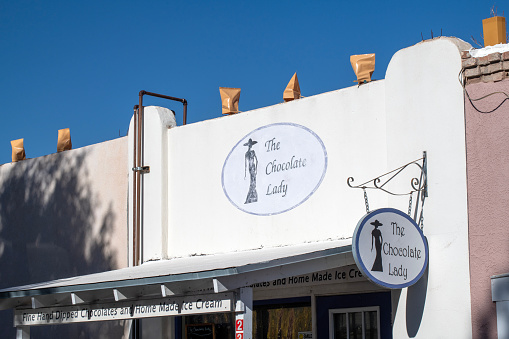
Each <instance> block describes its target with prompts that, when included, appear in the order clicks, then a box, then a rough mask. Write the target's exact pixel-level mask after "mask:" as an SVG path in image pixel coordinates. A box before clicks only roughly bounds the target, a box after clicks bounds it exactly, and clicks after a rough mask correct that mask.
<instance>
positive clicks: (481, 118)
mask: <svg viewBox="0 0 509 339" xmlns="http://www.w3.org/2000/svg"><path fill="white" fill-rule="evenodd" d="M466 88H467V91H468V94H469V95H470V98H471V99H477V98H481V97H483V96H485V95H487V94H490V93H494V92H505V93H509V80H504V81H500V82H490V83H477V84H471V85H468V86H467V87H466ZM504 99H506V95H504V94H502V93H498V94H494V95H491V96H488V97H486V98H484V99H481V100H478V101H474V102H473V104H474V106H473V105H472V104H471V102H470V101H469V100H468V98H466V97H465V123H466V145H467V149H466V152H467V180H468V218H469V242H470V244H469V246H470V279H471V280H470V281H471V300H472V329H473V338H496V337H497V327H496V310H495V304H494V303H493V302H492V301H491V280H490V277H491V276H493V275H495V274H501V273H507V272H509V100H505V101H504ZM502 102H503V103H502ZM501 103H502V105H501V106H500V107H499V108H498V109H495V108H497V106H499V105H500V104H501ZM476 108H477V109H478V110H480V111H483V112H489V111H492V110H494V109H495V110H494V111H493V112H491V113H481V112H479V111H478V110H477V109H476ZM451 212H452V213H454V212H453V211H451Z"/></svg>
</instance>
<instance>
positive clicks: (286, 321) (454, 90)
mask: <svg viewBox="0 0 509 339" xmlns="http://www.w3.org/2000/svg"><path fill="white" fill-rule="evenodd" d="M469 48H470V46H469V45H468V44H466V43H464V42H462V41H461V40H458V39H455V38H439V39H433V40H430V41H425V42H422V43H419V44H416V45H414V46H412V47H409V48H406V49H403V50H400V51H398V52H397V53H396V54H395V55H394V56H393V58H392V60H391V62H390V64H389V66H388V69H387V73H386V76H385V79H384V80H379V81H373V82H370V83H367V84H363V85H360V86H354V87H350V88H345V89H341V90H337V91H333V92H328V93H323V94H319V95H316V96H311V97H307V98H303V99H299V100H294V101H291V102H288V103H282V104H278V105H274V106H270V107H265V108H260V109H257V110H253V111H249V112H244V113H241V114H236V115H232V116H226V117H222V118H219V119H214V120H209V121H203V122H200V123H195V124H191V125H186V126H178V127H177V126H175V123H174V120H173V119H172V113H171V112H170V111H169V110H167V109H163V108H160V107H150V106H148V107H145V108H144V110H143V113H144V118H143V119H144V120H143V129H142V131H143V146H142V150H141V151H142V155H143V156H142V158H143V164H142V165H143V166H144V167H145V169H144V172H143V173H140V174H136V173H135V172H133V165H132V164H133V163H134V160H133V157H134V149H135V145H134V144H135V135H136V133H137V132H136V131H135V122H134V119H133V121H131V126H130V131H129V138H128V145H127V150H128V154H129V155H128V166H127V168H126V173H129V180H128V182H129V189H128V191H129V192H133V191H135V190H137V188H136V185H137V179H136V178H133V176H136V175H138V176H139V178H140V181H139V185H140V187H141V189H139V191H140V192H141V193H140V200H139V203H138V202H137V201H136V199H137V198H136V196H135V195H132V194H129V195H128V197H127V199H128V200H129V203H128V210H129V213H132V212H133V211H134V210H136V208H137V207H136V206H137V205H139V207H140V208H139V212H138V215H139V219H140V228H139V232H140V233H137V232H138V231H137V228H136V226H135V224H136V223H137V221H136V218H133V217H132V215H131V214H130V217H129V221H128V223H129V228H128V230H129V237H128V238H129V241H128V246H127V247H128V258H129V261H130V262H129V267H127V268H124V269H120V270H117V271H110V272H104V273H98V274H95V275H88V276H79V277H75V278H71V279H63V280H56V281H50V282H46V283H41V284H37V285H31V286H20V287H15V288H10V289H4V290H1V291H0V297H1V298H2V299H1V301H0V307H2V308H4V309H6V308H14V309H15V325H16V326H17V327H18V328H19V330H18V333H19V335H20V337H29V332H30V330H29V329H30V327H31V326H43V325H48V324H60V326H72V325H70V324H71V323H74V322H97V321H111V320H116V321H123V322H125V325H124V326H125V329H126V330H125V331H124V336H125V337H132V338H137V337H143V338H198V337H199V338H218V339H219V338H239V339H244V338H246V339H247V338H338V339H339V338H435V337H455V338H469V337H475V336H476V335H477V333H478V330H477V329H476V328H475V327H474V326H473V324H475V323H476V321H477V320H476V319H474V318H473V316H476V314H475V312H473V311H472V303H471V299H473V298H474V297H477V294H475V292H474V291H471V270H470V264H471V261H470V256H471V252H470V249H469V205H468V194H467V193H468V192H467V191H468V180H467V157H466V155H467V152H466V150H467V140H466V132H465V131H466V125H465V124H466V123H465V101H464V92H463V91H464V88H463V86H462V83H461V82H460V81H458V74H459V73H460V72H461V70H462V59H461V53H462V51H464V50H468V49H469ZM146 167H148V168H146ZM388 179H390V180H388ZM381 209H390V210H391V211H392V210H396V211H399V212H398V213H401V215H402V216H401V217H402V218H403V215H405V216H406V217H404V218H406V219H408V220H413V221H412V222H413V223H414V224H415V225H416V230H415V232H417V233H416V234H422V237H423V239H424V240H423V241H422V244H423V246H424V247H425V248H426V256H424V254H423V255H422V256H421V254H420V253H421V252H419V255H417V254H416V253H417V251H420V250H417V249H416V248H417V247H415V249H414V247H411V246H410V245H408V247H407V246H406V245H405V246H396V245H391V243H390V241H389V240H390V239H391V236H394V237H396V236H399V237H401V238H403V237H404V236H406V235H407V234H410V233H411V230H410V229H408V228H405V230H403V229H402V228H401V227H398V225H393V224H392V223H387V222H384V221H383V220H382V219H376V218H375V219H373V220H369V222H366V223H365V225H364V224H362V220H365V219H364V218H366V215H368V216H369V215H371V214H370V213H378V212H377V211H381ZM380 213H381V212H380ZM359 225H364V226H365V227H366V229H367V230H368V229H369V232H370V233H368V236H367V238H366V239H367V240H363V241H362V245H363V246H366V248H367V250H366V251H367V253H368V255H370V257H369V258H368V260H367V262H368V263H367V264H365V265H363V264H360V263H359V258H358V255H356V252H355V251H356V248H357V247H358V246H359V245H358V243H356V238H355V237H354V233H355V232H356V229H358V228H359ZM399 226H401V224H400V225H399ZM375 230H377V231H375ZM366 232H368V231H366ZM419 232H420V233H419ZM407 237H408V236H407ZM136 239H138V240H136ZM137 244H139V245H137ZM138 246H139V247H138ZM423 251H424V250H423ZM422 253H424V252H422ZM398 256H399V257H405V258H407V257H408V258H411V259H412V260H413V261H412V260H410V259H409V261H407V262H408V264H401V265H400V264H397V265H395V264H394V263H395V261H393V259H395V257H398ZM137 258H139V259H137ZM399 259H400V258H399ZM382 263H383V264H382ZM413 263H415V265H414V264H413ZM378 265H380V266H378ZM389 265H392V266H389ZM405 265H407V266H405ZM418 265H421V266H420V268H419V269H417V271H418V274H417V275H414V276H411V274H413V273H411V271H412V269H414V268H415V267H417V266H418ZM376 267H378V268H376ZM389 267H390V268H389ZM381 270H383V271H385V272H386V273H387V271H389V275H391V276H392V277H390V278H391V279H394V280H391V281H392V282H390V283H383V282H381V283H380V282H377V281H376V280H377V278H376V277H377V276H376V274H375V275H374V276H373V275H372V273H373V271H381ZM407 273H408V276H407ZM488 279H489V277H488ZM409 281H411V284H407V282H409ZM490 302H491V301H490ZM44 314H48V315H49V316H48V317H45V316H43V315H44ZM56 314H59V317H58V319H57V316H56ZM62 314H65V316H62ZM51 315H52V317H51ZM66 324H67V325H66ZM132 324H134V325H132Z"/></svg>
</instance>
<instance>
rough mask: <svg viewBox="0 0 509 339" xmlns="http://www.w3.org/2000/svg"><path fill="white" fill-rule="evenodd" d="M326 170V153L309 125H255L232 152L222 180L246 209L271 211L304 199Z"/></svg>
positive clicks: (228, 193) (236, 203)
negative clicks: (307, 126) (255, 127)
mask: <svg viewBox="0 0 509 339" xmlns="http://www.w3.org/2000/svg"><path fill="white" fill-rule="evenodd" d="M326 170H327V151H326V150H325V146H324V144H323V142H322V140H321V139H320V138H319V137H318V135H316V134H315V133H314V132H313V131H311V130H310V129H308V128H306V127H304V126H301V125H296V124H292V123H277V124H271V125H267V126H263V127H260V128H258V129H255V130H254V131H252V132H251V133H249V134H247V135H246V136H245V137H243V138H242V139H241V140H240V141H239V142H238V143H237V144H236V145H235V146H234V147H233V149H232V150H231V151H230V154H228V157H227V158H226V160H225V162H224V165H223V172H222V175H221V181H222V185H223V190H224V193H225V195H226V197H227V198H228V200H230V202H231V203H232V204H233V205H234V206H235V207H237V208H238V209H240V210H241V211H244V212H246V213H250V214H255V215H273V214H279V213H283V212H286V211H289V210H291V209H293V208H295V207H297V206H299V205H300V204H302V203H303V202H304V201H306V200H307V199H308V198H309V197H310V196H311V195H312V194H313V193H314V192H315V191H316V189H317V188H318V187H319V186H320V183H321V182H322V180H323V177H324V176H325V171H326Z"/></svg>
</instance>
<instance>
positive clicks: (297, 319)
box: [253, 306, 313, 339]
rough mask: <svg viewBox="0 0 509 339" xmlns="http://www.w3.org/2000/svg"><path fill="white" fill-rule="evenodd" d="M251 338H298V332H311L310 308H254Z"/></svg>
mask: <svg viewBox="0 0 509 339" xmlns="http://www.w3.org/2000/svg"><path fill="white" fill-rule="evenodd" d="M253 324H254V326H253V338H255V339H278V338H285V339H286V338H292V339H293V338H298V336H299V332H311V331H312V330H313V327H312V320H311V307H310V306H302V307H278V308H273V307H263V306H261V307H256V308H255V310H254V312H253Z"/></svg>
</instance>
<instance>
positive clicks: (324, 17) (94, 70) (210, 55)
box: [0, 0, 509, 164]
mask: <svg viewBox="0 0 509 339" xmlns="http://www.w3.org/2000/svg"><path fill="white" fill-rule="evenodd" d="M493 6H496V8H497V11H498V14H499V15H502V12H503V11H504V10H506V11H508V12H509V8H508V7H506V8H504V3H500V4H497V3H495V2H492V1H491V2H490V1H423V2H412V1H406V2H384V1H362V2H361V1H350V2H346V1H345V2H344V1H262V0H260V1H250V2H247V1H144V2H134V1H129V0H127V1H95V0H90V1H86V2H85V1H80V2H78V1H72V0H66V1H24V0H16V1H8V0H0V44H1V48H0V61H1V62H0V65H1V70H0V100H1V104H0V114H1V122H0V164H3V163H7V162H10V161H11V146H10V141H11V140H14V139H19V138H24V139H25V141H24V142H25V149H26V153H27V157H29V158H34V157H38V156H43V155H46V154H50V153H54V152H56V140H57V131H58V129H61V128H70V129H71V138H72V142H73V147H74V148H78V147H83V146H86V145H90V144H94V143H98V142H102V141H106V140H110V139H114V138H118V137H119V135H120V136H124V135H126V133H127V128H128V124H129V120H130V117H131V115H132V109H133V106H134V105H135V104H137V102H138V92H139V91H140V90H146V91H150V92H156V93H162V94H166V95H170V96H175V97H181V98H185V99H187V101H188V103H189V106H188V123H193V122H197V121H201V120H206V119H212V118H217V117H220V116H221V101H220V96H219V89H218V88H219V87H220V86H224V87H240V88H241V89H242V92H241V96H240V105H239V109H240V110H241V111H248V110H251V109H256V108H260V107H264V106H269V105H274V104H277V103H280V102H282V101H283V100H282V95H283V90H284V88H285V87H286V84H287V83H288V81H289V80H290V78H291V77H292V75H293V73H294V72H297V74H298V77H299V82H300V87H301V91H302V95H304V96H311V95H315V94H319V93H323V92H327V91H332V90H336V89H340V88H344V87H348V86H352V85H353V81H354V80H355V74H354V73H353V71H352V68H351V66H350V62H349V57H350V55H352V54H364V53H375V54H376V68H375V72H374V74H373V78H374V79H382V78H384V77H385V71H386V68H387V65H388V63H389V61H390V58H391V56H392V55H393V54H394V53H395V52H397V51H398V50H399V49H402V48H405V47H408V46H411V45H414V44H416V43H418V42H419V41H421V33H422V35H423V37H424V39H429V38H431V31H433V33H434V35H435V36H437V35H440V31H441V30H442V34H443V35H445V36H456V37H458V38H461V39H463V40H465V41H467V42H469V43H471V44H473V42H472V40H471V36H472V35H473V36H474V37H475V38H476V39H477V40H478V41H480V42H481V43H482V38H481V34H482V19H485V18H487V17H490V16H491V14H490V10H491V8H492V7H493ZM505 6H507V5H505ZM474 47H475V46H474ZM145 104H147V105H150V104H153V105H161V106H165V107H168V108H170V109H173V110H175V111H176V113H177V121H178V122H179V124H180V123H181V121H182V105H181V104H180V103H171V102H167V101H164V100H160V99H155V98H147V99H146V100H145Z"/></svg>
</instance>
